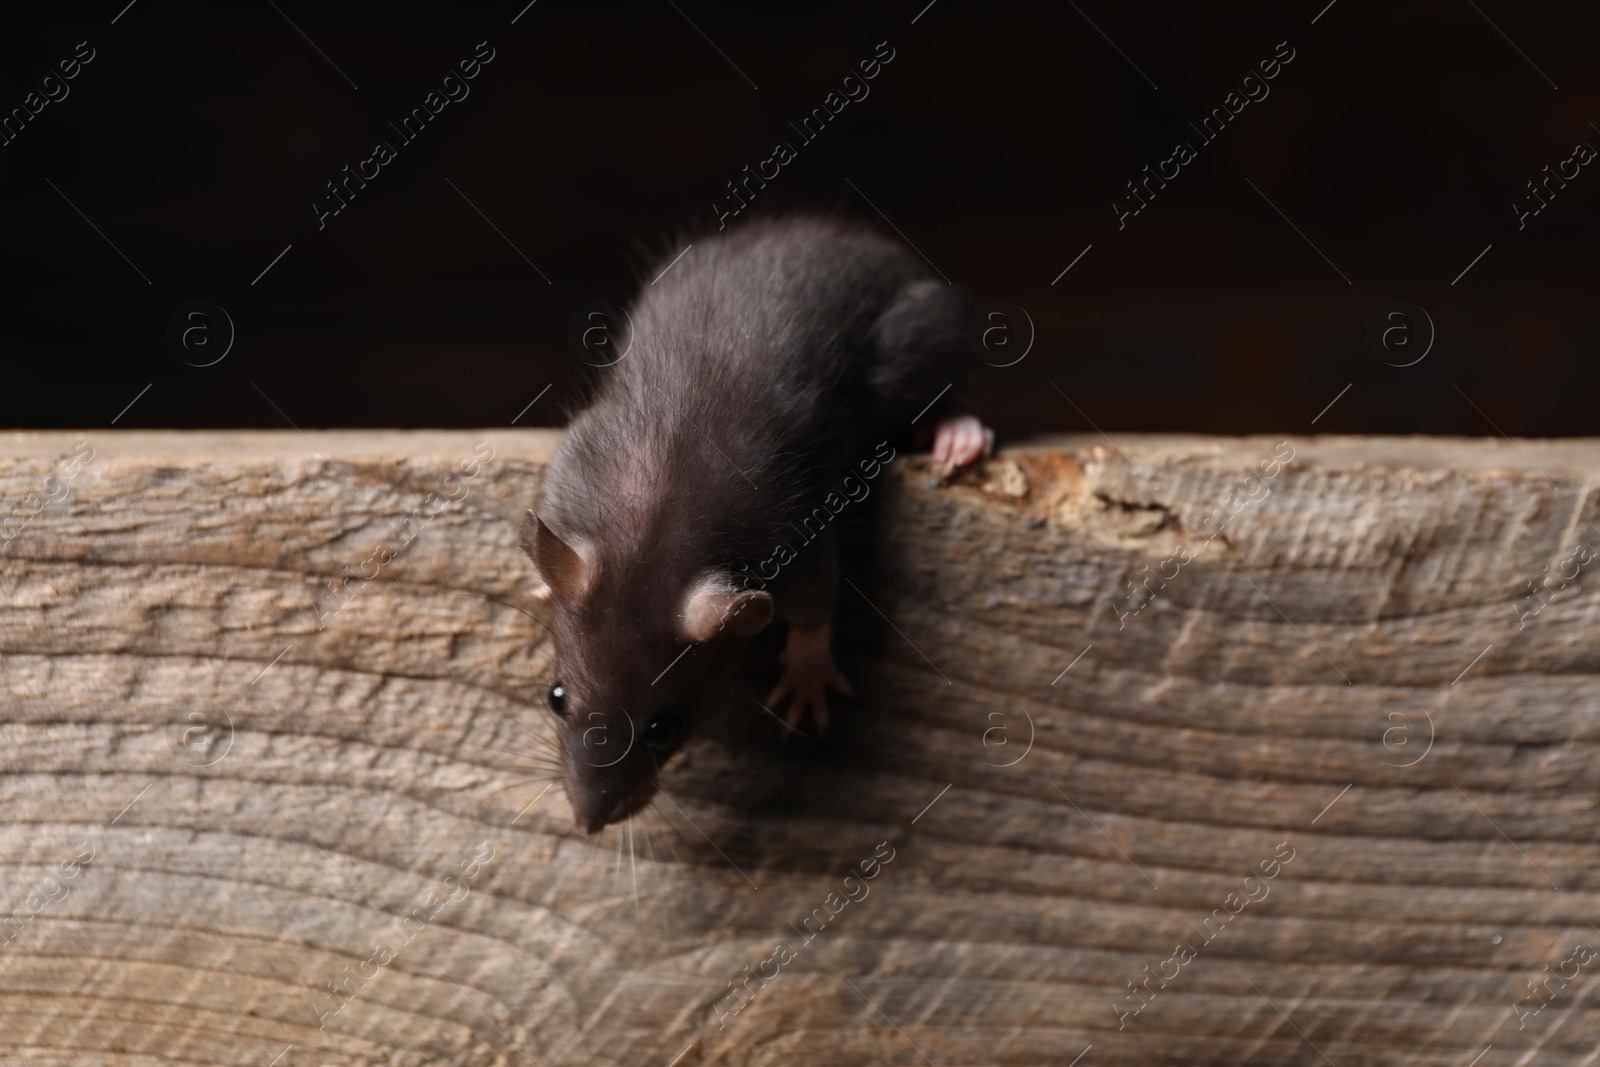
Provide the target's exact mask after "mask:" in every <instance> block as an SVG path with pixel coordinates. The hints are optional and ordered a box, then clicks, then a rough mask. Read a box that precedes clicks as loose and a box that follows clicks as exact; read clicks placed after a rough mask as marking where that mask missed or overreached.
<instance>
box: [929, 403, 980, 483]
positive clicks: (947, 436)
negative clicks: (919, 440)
mask: <svg viewBox="0 0 1600 1067" xmlns="http://www.w3.org/2000/svg"><path fill="white" fill-rule="evenodd" d="M992 451H994V431H993V430H991V429H989V428H988V427H987V426H985V425H984V424H983V423H981V422H979V421H978V420H977V419H976V418H975V417H974V416H972V415H957V416H956V417H955V418H952V419H940V420H939V424H938V425H937V426H935V427H934V428H933V458H934V459H936V460H938V461H939V462H940V463H946V464H948V465H949V466H950V469H952V470H954V469H955V468H957V467H965V466H967V465H968V464H971V463H976V462H977V461H978V460H980V459H982V458H983V457H984V456H987V455H988V454H989V453H990V452H992Z"/></svg>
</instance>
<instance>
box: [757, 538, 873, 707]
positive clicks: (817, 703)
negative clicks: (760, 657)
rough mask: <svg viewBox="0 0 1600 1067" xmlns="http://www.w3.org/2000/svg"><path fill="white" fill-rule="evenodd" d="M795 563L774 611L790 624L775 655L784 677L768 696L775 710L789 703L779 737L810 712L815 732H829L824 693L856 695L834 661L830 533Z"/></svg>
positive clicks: (835, 567)
mask: <svg viewBox="0 0 1600 1067" xmlns="http://www.w3.org/2000/svg"><path fill="white" fill-rule="evenodd" d="M802 552H803V553H809V554H811V557H810V558H809V559H807V558H805V556H802V557H801V559H800V560H799V561H797V562H801V563H802V564H803V567H802V569H801V570H800V571H798V572H797V573H795V574H794V575H793V576H792V577H791V578H790V580H789V581H788V582H786V583H785V588H784V589H783V591H782V593H780V595H779V596H778V598H777V601H776V603H777V608H778V610H779V611H781V612H782V613H783V614H784V616H785V617H786V618H788V620H789V637H788V642H787V643H786V644H785V645H784V648H783V651H782V652H781V653H779V654H778V659H779V661H780V662H781V663H782V664H783V675H782V676H781V677H780V678H779V679H778V684H777V685H776V686H775V687H774V688H773V690H772V692H771V693H769V694H768V695H767V703H768V704H770V705H773V706H774V707H776V706H777V705H778V704H779V702H780V701H783V700H788V701H789V712H788V714H787V715H786V716H785V717H784V725H785V730H784V735H785V736H787V735H788V733H789V731H791V730H794V729H795V728H797V727H798V726H799V724H800V720H801V719H803V718H805V717H806V715H807V714H808V713H809V714H810V716H811V719H812V721H813V722H815V723H816V724H817V732H818V733H821V732H822V731H824V730H826V729H827V727H828V697H827V693H828V689H829V688H830V687H831V688H833V689H836V690H838V691H839V692H841V693H844V694H845V695H846V696H855V690H854V689H852V688H851V686H850V683H849V681H847V680H846V679H845V677H844V675H842V674H840V673H839V668H838V667H837V666H835V664H834V662H833V622H832V620H833V604H834V600H835V597H836V594H837V592H838V587H839V563H838V552H837V549H836V547H835V544H834V533H833V531H832V530H831V529H829V530H824V531H823V532H822V533H821V535H820V536H818V537H817V538H816V539H815V540H813V541H812V542H811V543H810V544H809V545H808V546H807V547H806V548H805V549H802Z"/></svg>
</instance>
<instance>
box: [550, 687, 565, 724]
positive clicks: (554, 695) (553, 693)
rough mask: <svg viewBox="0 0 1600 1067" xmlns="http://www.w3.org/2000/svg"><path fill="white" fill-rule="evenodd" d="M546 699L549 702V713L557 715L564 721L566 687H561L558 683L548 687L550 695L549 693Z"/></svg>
mask: <svg viewBox="0 0 1600 1067" xmlns="http://www.w3.org/2000/svg"><path fill="white" fill-rule="evenodd" d="M546 699H547V700H549V702H550V710H551V711H553V712H555V713H556V714H557V715H559V716H561V717H562V718H563V719H565V718H566V717H567V687H566V686H564V685H562V684H561V683H560V682H557V683H556V684H555V685H552V686H551V687H550V693H549V695H548V696H547V698H546Z"/></svg>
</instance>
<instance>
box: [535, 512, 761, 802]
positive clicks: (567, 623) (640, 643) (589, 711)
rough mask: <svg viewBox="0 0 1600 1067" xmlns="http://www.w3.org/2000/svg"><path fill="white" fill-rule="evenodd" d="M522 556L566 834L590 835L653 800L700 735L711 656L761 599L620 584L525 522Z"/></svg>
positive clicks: (719, 575) (663, 584)
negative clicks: (546, 604)
mask: <svg viewBox="0 0 1600 1067" xmlns="http://www.w3.org/2000/svg"><path fill="white" fill-rule="evenodd" d="M522 547H523V549H524V550H525V551H526V552H527V553H528V555H529V556H531V557H532V558H533V561H534V563H535V564H536V565H537V566H538V568H539V573H540V575H541V576H542V577H543V578H544V581H545V584H546V585H547V586H548V588H549V599H550V600H552V601H553V602H554V604H555V608H556V610H555V612H554V613H553V620H552V625H551V628H550V629H551V634H552V637H553V639H554V641H555V653H556V663H557V668H556V677H557V678H558V679H559V680H558V681H556V682H555V683H554V684H552V685H551V686H550V688H549V691H548V693H547V694H545V701H546V703H547V705H548V707H549V709H550V712H551V713H552V714H553V715H555V717H556V719H557V720H558V732H559V734H560V747H561V758H562V765H563V766H564V767H565V776H566V777H565V782H564V784H565V786H566V790H567V799H568V800H569V801H570V802H571V804H572V812H573V817H574V819H575V821H576V823H577V825H578V827H579V828H580V829H582V830H585V831H587V832H588V833H596V832H598V831H599V830H601V829H602V828H603V827H605V826H606V825H608V824H610V823H613V822H617V821H619V820H621V819H625V818H627V817H628V816H629V815H632V814H633V813H635V812H637V811H639V810H640V809H641V808H643V807H644V806H645V805H646V804H647V803H649V801H650V798H651V797H652V796H654V795H655V792H656V783H657V776H658V774H659V772H660V770H661V767H662V765H663V764H664V763H666V761H667V760H668V759H669V758H671V756H672V755H673V754H674V753H675V752H677V751H678V750H679V749H681V748H682V747H683V746H684V744H685V743H686V742H687V741H688V740H689V739H690V738H691V737H693V736H694V734H695V732H696V731H697V729H698V728H699V726H700V717H701V715H702V712H703V707H704V699H703V696H704V693H703V690H704V688H705V685H706V683H707V675H708V674H709V673H711V672H712V671H714V670H715V669H716V667H717V665H718V661H719V660H720V659H721V657H720V655H718V653H719V652H720V651H721V648H720V647H719V646H722V645H725V644H726V643H727V639H728V638H729V637H737V636H748V635H750V634H754V633H756V632H758V631H760V630H761V629H763V628H764V627H765V626H766V625H767V624H768V623H769V622H771V621H772V597H771V595H770V594H768V593H765V592H762V591H758V590H748V589H740V588H738V587H737V586H736V585H735V584H734V582H733V580H732V578H731V577H730V576H729V575H728V574H726V573H724V572H722V571H718V570H715V569H702V570H700V571H698V572H697V573H694V574H692V575H690V576H689V577H687V578H684V577H681V576H675V575H672V574H671V573H670V570H669V569H666V568H663V569H662V570H661V571H660V572H658V573H655V574H653V575H645V574H639V573H624V572H623V570H622V569H621V567H620V566H619V565H618V564H616V563H615V562H614V561H610V560H607V559H605V558H603V557H602V555H601V554H600V553H599V552H598V550H596V549H595V548H593V547H592V546H590V545H587V544H583V543H577V544H569V543H568V542H567V541H563V540H562V539H561V538H560V537H558V536H557V535H556V534H555V533H554V532H553V531H552V530H551V529H550V527H549V526H546V525H545V524H544V523H543V522H542V521H541V520H540V519H539V517H538V516H537V515H536V514H534V512H533V511H531V510H530V511H529V512H528V513H527V515H526V517H525V518H524V519H523V523H522Z"/></svg>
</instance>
